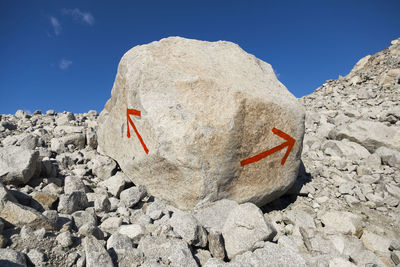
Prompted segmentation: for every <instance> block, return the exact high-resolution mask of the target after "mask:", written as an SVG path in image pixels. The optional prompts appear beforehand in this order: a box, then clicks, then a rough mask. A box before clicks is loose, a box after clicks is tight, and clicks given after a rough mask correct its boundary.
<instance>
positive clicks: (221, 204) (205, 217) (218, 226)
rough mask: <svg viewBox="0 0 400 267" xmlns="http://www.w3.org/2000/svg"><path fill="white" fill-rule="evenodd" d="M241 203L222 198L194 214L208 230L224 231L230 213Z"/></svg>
mask: <svg viewBox="0 0 400 267" xmlns="http://www.w3.org/2000/svg"><path fill="white" fill-rule="evenodd" d="M238 206H239V204H238V203H237V202H236V201H233V200H229V199H221V200H218V201H215V202H213V203H209V204H207V205H204V206H202V207H201V208H199V209H197V210H195V211H194V216H195V217H196V219H197V220H198V221H199V222H200V224H201V225H203V226H204V227H205V228H206V229H207V230H211V229H212V230H214V231H217V232H222V228H223V227H224V224H225V221H226V219H227V218H228V215H229V213H230V212H231V211H232V210H233V209H235V208H237V207H238Z"/></svg>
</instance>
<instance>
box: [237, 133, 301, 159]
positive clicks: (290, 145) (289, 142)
mask: <svg viewBox="0 0 400 267" xmlns="http://www.w3.org/2000/svg"><path fill="white" fill-rule="evenodd" d="M272 132H273V133H274V134H276V135H278V136H280V137H282V138H283V139H285V140H286V142H285V143H282V144H280V145H279V146H276V147H274V148H271V149H270V150H267V151H264V152H261V153H260V154H257V155H255V156H253V157H251V158H247V159H244V160H242V161H241V162H240V164H241V165H242V166H244V165H247V164H251V163H254V162H257V161H259V160H261V159H263V158H266V157H268V156H269V155H271V154H274V153H275V152H278V151H279V150H281V149H284V148H285V147H287V150H286V153H285V155H284V156H283V158H282V161H281V165H283V164H285V161H286V159H287V157H288V156H289V153H290V151H291V150H292V148H293V146H294V143H295V142H296V140H294V139H293V138H292V137H291V136H290V135H288V134H286V133H284V132H282V131H281V130H278V129H276V128H273V129H272Z"/></svg>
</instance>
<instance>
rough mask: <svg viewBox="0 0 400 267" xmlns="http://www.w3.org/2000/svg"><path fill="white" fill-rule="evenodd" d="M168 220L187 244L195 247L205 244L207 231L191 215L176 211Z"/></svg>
mask: <svg viewBox="0 0 400 267" xmlns="http://www.w3.org/2000/svg"><path fill="white" fill-rule="evenodd" d="M169 222H170V224H171V226H172V228H173V230H174V231H175V232H176V233H177V234H178V235H180V236H181V237H182V239H183V240H184V241H185V242H186V243H188V244H189V245H194V246H197V247H205V246H206V245H207V232H206V230H205V229H204V228H203V226H201V225H200V223H199V222H198V221H197V219H196V218H195V217H194V216H193V215H191V214H189V213H186V212H182V211H176V212H174V214H172V217H171V219H170V221H169Z"/></svg>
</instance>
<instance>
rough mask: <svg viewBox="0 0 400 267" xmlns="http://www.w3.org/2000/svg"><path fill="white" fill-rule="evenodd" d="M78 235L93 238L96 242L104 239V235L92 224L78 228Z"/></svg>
mask: <svg viewBox="0 0 400 267" xmlns="http://www.w3.org/2000/svg"><path fill="white" fill-rule="evenodd" d="M78 234H79V235H81V236H90V235H92V236H94V237H96V238H97V239H98V240H103V239H104V233H103V231H101V229H100V228H99V227H97V226H95V225H93V224H90V223H86V224H84V225H82V226H81V227H80V228H79V231H78Z"/></svg>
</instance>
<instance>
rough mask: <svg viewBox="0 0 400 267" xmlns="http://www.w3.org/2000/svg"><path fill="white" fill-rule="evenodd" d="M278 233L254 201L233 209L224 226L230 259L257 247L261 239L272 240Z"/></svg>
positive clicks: (226, 248)
mask: <svg viewBox="0 0 400 267" xmlns="http://www.w3.org/2000/svg"><path fill="white" fill-rule="evenodd" d="M276 233H277V232H276V230H275V228H274V226H273V225H272V224H271V223H270V222H266V220H265V218H264V215H263V214H262V212H261V210H260V209H259V208H258V207H257V206H256V205H254V204H252V203H245V204H241V205H239V206H238V207H236V208H235V209H233V210H232V211H231V213H230V214H229V215H228V218H227V219H226V222H225V224H224V227H223V228H222V235H223V237H224V241H225V250H226V253H227V256H228V258H229V259H232V258H234V257H235V256H236V255H238V254H242V253H244V252H246V251H248V250H253V249H255V248H256V244H257V242H259V241H271V240H272V239H273V238H274V236H275V235H276Z"/></svg>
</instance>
